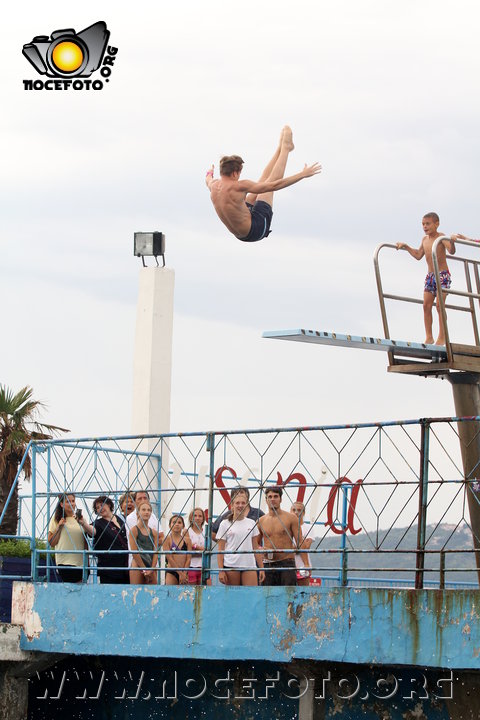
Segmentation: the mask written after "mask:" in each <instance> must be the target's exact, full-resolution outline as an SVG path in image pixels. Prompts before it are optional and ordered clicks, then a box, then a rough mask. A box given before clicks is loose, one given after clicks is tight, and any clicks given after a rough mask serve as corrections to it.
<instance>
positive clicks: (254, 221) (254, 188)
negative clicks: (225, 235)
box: [205, 125, 322, 242]
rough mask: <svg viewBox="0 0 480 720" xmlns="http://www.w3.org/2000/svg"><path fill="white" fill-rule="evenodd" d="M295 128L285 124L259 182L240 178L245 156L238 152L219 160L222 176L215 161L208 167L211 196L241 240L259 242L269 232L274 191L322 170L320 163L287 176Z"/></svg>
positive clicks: (221, 217) (220, 212)
mask: <svg viewBox="0 0 480 720" xmlns="http://www.w3.org/2000/svg"><path fill="white" fill-rule="evenodd" d="M294 147H295V146H294V144H293V139H292V131H291V129H290V128H289V127H288V125H286V126H285V127H284V128H283V130H282V134H281V136H280V142H279V144H278V148H277V150H276V152H275V154H274V156H273V157H272V159H271V160H270V162H269V163H268V165H267V167H266V168H265V170H264V171H263V173H262V176H261V178H260V180H259V181H258V182H254V181H253V180H240V174H241V172H242V168H243V160H242V158H241V157H240V156H239V155H226V156H224V157H222V159H221V160H220V178H219V179H218V180H215V179H214V177H213V165H212V167H211V168H210V170H207V175H206V178H205V182H206V184H207V187H208V189H209V190H210V198H211V200H212V203H213V206H214V208H215V210H216V213H217V215H218V217H219V218H220V220H221V221H222V222H223V224H224V225H225V226H226V227H227V228H228V230H230V232H231V233H233V234H234V235H235V237H236V238H238V239H239V240H243V241H244V242H256V241H257V240H262V238H264V237H267V235H269V234H270V232H271V231H270V224H271V222H272V215H273V211H272V205H273V193H274V191H275V190H281V189H282V188H286V187H289V186H290V185H294V184H295V183H297V182H299V181H300V180H303V178H307V177H312V176H313V175H316V174H317V173H319V172H320V171H321V169H322V168H321V166H320V165H319V164H318V163H314V164H313V165H310V166H307V165H305V167H304V168H303V170H301V171H300V172H298V173H296V174H295V175H290V176H289V177H284V174H285V168H286V165H287V160H288V155H289V153H291V151H292V150H293V149H294Z"/></svg>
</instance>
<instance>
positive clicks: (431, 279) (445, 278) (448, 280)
mask: <svg viewBox="0 0 480 720" xmlns="http://www.w3.org/2000/svg"><path fill="white" fill-rule="evenodd" d="M440 284H441V286H442V288H443V289H444V290H448V289H449V288H450V285H451V284H452V276H451V275H450V273H449V272H448V270H440ZM423 290H424V292H429V293H432V295H433V296H434V297H435V296H436V294H437V283H436V282H435V273H433V272H429V273H427V275H426V278H425V285H424V287H423Z"/></svg>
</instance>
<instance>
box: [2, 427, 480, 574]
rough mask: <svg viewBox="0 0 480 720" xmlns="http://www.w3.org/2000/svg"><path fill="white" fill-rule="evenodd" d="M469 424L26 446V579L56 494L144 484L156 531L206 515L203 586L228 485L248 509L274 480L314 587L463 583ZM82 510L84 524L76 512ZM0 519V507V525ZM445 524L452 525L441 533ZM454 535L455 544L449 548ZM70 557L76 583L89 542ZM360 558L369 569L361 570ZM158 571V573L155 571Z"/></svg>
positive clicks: (110, 491) (470, 557) (470, 568)
mask: <svg viewBox="0 0 480 720" xmlns="http://www.w3.org/2000/svg"><path fill="white" fill-rule="evenodd" d="M479 421H480V418H457V417H449V418H431V419H421V420H404V421H389V422H382V423H358V424H354V425H328V426H317V427H304V428H270V429H260V430H258V429H252V430H234V431H222V432H220V431H218V432H217V431H215V432H208V433H200V432H199V433H194V432H191V433H185V434H173V433H171V434H166V435H162V436H155V435H147V436H132V435H128V436H122V437H101V438H80V439H78V440H72V439H71V438H67V439H61V440H51V441H42V442H33V443H30V445H29V448H28V450H27V452H30V453H31V455H32V484H31V493H30V494H28V495H25V496H21V497H20V517H21V525H20V528H21V532H22V533H23V534H26V533H25V527H26V523H27V522H29V524H30V529H29V531H30V535H29V540H30V544H31V549H32V571H31V577H32V578H35V579H36V578H37V577H38V573H39V571H41V570H43V569H44V568H47V571H48V568H49V566H50V558H51V557H52V556H53V555H54V554H55V553H56V552H58V550H55V549H53V548H50V547H49V546H48V543H47V547H46V554H45V556H44V557H46V560H45V559H42V560H40V557H39V551H38V550H37V548H36V545H35V540H43V541H45V542H46V541H47V535H48V523H49V520H50V518H51V516H52V514H53V510H54V507H55V504H56V502H57V497H58V494H60V493H75V495H76V498H77V502H78V503H85V504H86V503H90V502H91V501H92V500H93V499H94V498H95V497H97V496H99V495H103V494H105V495H108V496H109V497H111V498H112V500H113V502H114V504H115V507H117V505H118V500H119V497H120V495H122V494H123V493H125V492H126V491H128V490H132V489H140V488H142V489H148V490H149V492H150V494H151V498H152V504H153V505H154V509H155V511H156V514H157V516H158V518H159V521H160V529H163V532H164V533H165V535H167V533H168V526H167V521H168V518H169V516H170V515H171V514H173V513H175V514H180V515H182V516H183V517H184V518H186V517H187V516H188V514H189V511H190V510H191V509H192V507H193V505H197V506H200V507H201V508H202V509H204V510H207V514H208V518H209V521H208V522H207V524H206V527H205V538H206V543H205V551H204V552H203V553H202V573H203V580H204V581H206V580H207V578H208V577H210V576H212V577H213V578H215V577H216V575H217V573H218V568H217V567H216V558H217V556H218V547H217V546H216V545H215V543H214V541H213V538H212V532H211V523H212V520H213V519H214V518H215V517H216V516H218V515H219V514H221V513H222V512H223V511H224V510H225V507H226V504H225V503H226V501H228V493H229V490H230V489H231V488H232V487H234V486H235V485H238V484H243V485H247V486H248V488H249V489H250V491H251V496H252V497H251V506H252V507H260V505H261V503H262V496H263V492H264V491H265V489H266V488H268V487H272V486H276V485H277V484H278V483H281V484H282V485H283V488H284V504H283V507H284V509H287V510H288V509H289V507H288V506H287V503H288V502H293V501H294V500H297V499H300V498H301V499H302V501H303V502H304V504H305V506H306V514H307V515H308V516H310V520H311V523H312V525H313V527H314V528H315V529H316V531H317V533H316V534H317V535H318V536H319V540H318V541H317V545H316V546H315V547H314V548H312V549H311V551H310V559H311V561H312V566H313V569H314V574H316V575H318V574H319V573H320V574H321V575H322V576H323V577H325V582H326V577H327V576H329V573H330V572H335V576H336V582H337V584H340V585H344V586H346V585H354V584H356V583H358V582H359V577H358V574H359V573H361V574H363V575H365V574H367V575H370V574H371V573H372V572H373V573H374V574H375V575H374V577H375V578H376V579H375V584H382V585H383V584H385V583H394V582H396V580H395V577H393V578H385V577H384V576H385V574H386V573H387V574H390V575H391V574H392V572H395V573H397V572H402V573H405V572H407V573H409V574H410V577H409V578H407V579H406V580H405V581H404V580H403V579H402V580H398V582H401V583H403V582H405V583H407V584H408V583H414V585H415V587H417V588H420V587H424V586H426V585H427V584H428V585H429V586H430V585H431V584H432V583H435V582H436V583H437V584H438V585H440V586H442V587H445V586H447V585H448V584H451V583H452V582H453V583H454V584H455V585H458V582H457V581H456V580H455V579H454V576H457V577H460V576H461V578H462V580H461V582H467V580H466V579H465V577H466V576H468V578H470V577H471V578H472V582H473V581H474V580H475V572H476V571H475V563H474V550H473V544H472V540H471V534H470V537H469V533H470V528H469V518H468V516H467V515H466V512H467V511H466V503H465V494H466V492H467V491H471V492H475V494H476V497H477V499H478V497H479V496H480V493H479V495H477V492H478V491H479V489H478V488H477V489H476V488H475V483H476V482H477V481H474V482H471V481H469V482H466V481H465V478H464V471H463V467H462V459H461V448H460V446H459V441H458V432H457V425H458V423H460V422H475V423H478V422H479ZM24 461H25V458H24V459H23V461H22V465H21V467H20V469H19V473H18V475H17V478H16V480H15V484H14V488H16V487H17V484H18V480H19V477H20V476H21V468H22V467H23V463H24ZM220 471H221V472H220ZM471 476H472V475H471V474H469V477H471ZM477 484H478V483H477ZM14 488H12V491H11V493H10V495H9V499H10V498H11V497H12V495H13V492H14V491H15V490H14ZM264 509H265V510H266V508H264ZM85 513H86V516H87V517H88V520H89V521H90V520H91V519H93V516H92V515H91V512H90V510H89V509H88V508H87V509H86V510H85ZM4 514H5V508H4V509H3V511H2V514H1V516H0V523H1V521H2V520H3V517H4ZM445 527H450V528H454V529H453V530H452V531H451V533H450V534H448V533H447V535H446V536H445V533H444V528H445ZM460 532H461V533H463V535H462V539H463V541H465V542H463V544H464V545H465V547H464V548H463V547H462V548H459V547H456V545H455V542H456V536H457V535H458V534H459V533H460ZM442 533H443V535H442ZM442 538H443V539H442ZM87 540H88V541H89V542H90V540H89V539H88V538H87ZM477 541H478V539H477ZM479 544H480V543H479ZM103 552H108V551H103ZM75 553H78V554H80V555H82V567H83V575H84V578H86V575H87V569H88V567H93V568H94V567H95V556H97V555H99V554H101V553H100V551H95V550H93V549H92V547H91V544H90V545H88V547H87V549H86V550H77V551H75V552H74V554H75ZM0 554H1V549H0ZM159 555H160V558H161V559H162V560H163V558H164V557H165V555H166V553H165V551H164V550H163V549H161V550H160V553H159ZM402 555H403V556H404V558H403V560H405V558H407V557H408V558H409V559H408V562H407V563H406V564H405V563H404V564H403V565H402V566H401V567H399V568H391V558H392V556H393V557H395V558H396V559H397V560H400V559H402V557H401V556H402ZM367 557H369V558H370V559H371V565H372V567H368V568H367V567H365V566H364V565H365V562H366V558H367ZM445 559H448V560H449V564H447V567H445V562H444V561H445ZM442 562H443V569H442ZM159 572H160V574H161V575H162V576H163V574H164V572H165V568H164V566H163V564H162V565H161V567H160V569H159ZM325 572H327V575H325ZM382 575H383V577H382ZM446 575H448V576H449V577H451V578H452V579H451V580H447V578H446ZM434 576H435V579H432V578H433V577H434ZM328 582H330V580H329V581H328Z"/></svg>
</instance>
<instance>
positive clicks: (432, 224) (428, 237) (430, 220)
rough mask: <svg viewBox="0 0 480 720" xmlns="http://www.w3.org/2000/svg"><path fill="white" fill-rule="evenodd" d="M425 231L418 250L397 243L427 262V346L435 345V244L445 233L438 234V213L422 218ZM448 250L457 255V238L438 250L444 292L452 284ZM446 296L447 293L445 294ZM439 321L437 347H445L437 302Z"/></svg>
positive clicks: (425, 290) (424, 305)
mask: <svg viewBox="0 0 480 720" xmlns="http://www.w3.org/2000/svg"><path fill="white" fill-rule="evenodd" d="M422 225H423V231H424V233H425V235H424V237H423V239H422V242H421V243H420V247H419V248H418V250H415V249H414V248H412V247H410V245H407V243H402V242H399V243H397V250H402V249H404V250H406V251H407V252H408V253H409V254H410V255H411V256H412V257H413V258H415V260H421V259H422V258H423V257H425V260H426V261H427V269H428V272H427V276H426V278H425V285H424V288H423V320H424V323H425V344H426V345H432V344H433V333H432V324H433V318H432V308H433V303H434V301H435V297H436V295H437V285H436V282H435V272H434V267H433V256H432V251H433V244H434V242H435V240H437V238H439V237H443V233H441V232H438V226H439V225H440V218H439V217H438V215H437V213H434V212H430V213H427V214H426V215H424V216H423V218H422ZM447 250H448V252H449V253H450V255H455V236H454V235H452V236H451V238H450V239H448V238H445V239H444V240H442V242H441V243H440V244H439V246H438V249H437V260H438V268H439V272H440V283H441V285H442V289H443V290H444V291H446V290H448V289H449V288H450V285H451V283H452V277H451V275H450V270H449V269H448V265H447ZM445 295H446V292H445ZM437 311H438V321H439V325H440V329H439V333H438V338H437V340H436V342H435V345H445V329H444V327H443V322H442V316H441V315H440V308H439V306H438V302H437Z"/></svg>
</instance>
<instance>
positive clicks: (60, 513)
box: [48, 493, 91, 583]
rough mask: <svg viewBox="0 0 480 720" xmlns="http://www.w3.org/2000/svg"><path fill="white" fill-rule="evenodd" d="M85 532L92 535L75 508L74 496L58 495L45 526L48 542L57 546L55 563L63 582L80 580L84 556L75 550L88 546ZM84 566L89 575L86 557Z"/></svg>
mask: <svg viewBox="0 0 480 720" xmlns="http://www.w3.org/2000/svg"><path fill="white" fill-rule="evenodd" d="M86 534H88V535H90V534H91V525H89V524H88V523H87V522H86V520H84V518H83V516H82V511H81V510H77V509H76V505H75V495H74V494H73V493H68V494H66V495H59V497H58V503H57V507H56V508H55V513H54V515H53V517H52V519H51V520H50V524H49V526H48V544H49V545H50V547H52V548H55V549H56V552H55V563H56V566H57V572H58V574H59V576H60V578H61V580H62V581H63V582H71V583H79V582H82V577H83V567H84V564H83V557H84V556H83V553H80V552H75V551H79V550H85V549H86V548H87V540H86ZM85 565H86V567H87V570H86V573H87V574H88V557H87V559H86V562H85Z"/></svg>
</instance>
